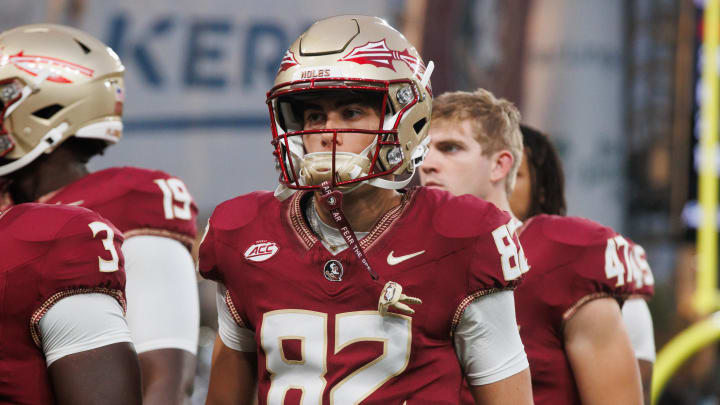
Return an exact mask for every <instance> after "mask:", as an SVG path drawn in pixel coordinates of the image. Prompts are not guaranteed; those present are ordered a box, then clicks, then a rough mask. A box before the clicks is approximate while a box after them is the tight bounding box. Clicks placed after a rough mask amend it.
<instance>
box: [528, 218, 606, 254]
mask: <svg viewBox="0 0 720 405" xmlns="http://www.w3.org/2000/svg"><path fill="white" fill-rule="evenodd" d="M534 221H539V222H540V223H538V224H536V226H537V225H539V226H540V227H541V230H542V232H543V234H544V235H545V236H547V237H548V238H549V239H550V240H553V241H555V242H559V243H563V244H566V245H570V246H594V245H603V244H605V243H607V240H608V238H611V237H612V236H614V235H615V232H614V231H613V230H612V229H611V228H608V227H606V226H604V225H600V224H599V223H597V222H595V221H591V220H589V219H586V218H580V217H561V216H557V215H538V216H537V217H534V218H533V222H534Z"/></svg>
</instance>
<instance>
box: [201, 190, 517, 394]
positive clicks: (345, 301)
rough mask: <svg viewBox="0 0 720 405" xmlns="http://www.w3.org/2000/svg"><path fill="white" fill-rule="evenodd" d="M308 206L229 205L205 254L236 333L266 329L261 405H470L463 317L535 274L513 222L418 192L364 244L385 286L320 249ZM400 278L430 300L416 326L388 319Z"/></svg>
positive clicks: (470, 202) (407, 289)
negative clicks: (464, 402)
mask: <svg viewBox="0 0 720 405" xmlns="http://www.w3.org/2000/svg"><path fill="white" fill-rule="evenodd" d="M309 198H311V194H309V193H296V194H295V195H294V196H293V197H292V198H289V199H287V200H285V201H284V202H279V201H277V200H276V199H275V198H274V197H273V195H272V194H271V193H264V192H263V193H261V192H258V193H253V194H249V195H246V196H242V197H238V198H236V199H233V200H230V201H228V202H225V203H223V204H221V205H220V206H219V207H218V208H217V209H216V210H215V212H214V213H213V215H212V217H211V219H210V222H209V225H208V230H207V232H206V235H205V238H204V241H203V243H202V245H201V248H200V272H201V273H202V275H203V276H204V277H206V278H211V279H214V280H218V281H220V282H222V283H223V284H224V285H225V286H226V288H227V295H226V303H227V304H228V307H229V309H230V312H231V313H232V315H233V317H234V318H235V322H237V324H239V325H241V326H243V327H244V328H247V329H249V330H251V331H252V332H254V344H255V348H256V350H257V353H258V380H259V399H260V403H261V404H282V403H296V402H300V403H302V404H332V403H335V404H352V403H361V402H362V403H378V404H403V403H407V404H408V405H412V404H456V403H459V402H460V396H461V392H462V382H463V373H462V370H461V368H460V366H459V362H458V357H457V355H456V352H455V347H454V345H453V332H454V331H455V328H456V327H457V326H458V322H459V320H460V319H461V318H462V317H463V311H465V309H466V308H467V307H468V306H469V305H470V304H471V303H472V302H473V301H474V300H476V299H479V298H480V297H483V296H484V295H486V294H490V293H493V292H495V291H500V290H506V289H512V288H514V287H515V284H516V283H517V281H518V279H519V277H520V275H521V272H522V270H521V268H522V266H521V263H520V261H519V260H518V248H517V247H516V246H517V245H516V241H517V238H515V237H512V236H511V235H514V232H513V231H512V230H510V229H508V227H507V223H508V221H509V219H510V218H509V217H508V216H507V215H506V214H505V213H502V212H501V211H499V210H498V209H496V208H495V206H493V205H492V204H489V203H486V202H484V201H481V200H478V199H475V198H473V197H470V196H463V197H452V196H451V195H450V194H448V193H445V192H441V191H437V190H430V189H424V188H419V189H414V190H411V191H409V192H407V193H406V194H405V195H404V196H403V202H402V203H401V204H400V205H399V206H397V207H395V208H393V209H391V210H390V211H389V212H387V213H386V214H385V215H384V216H383V217H382V218H381V219H380V220H379V221H378V222H377V223H376V224H375V226H374V227H373V228H372V229H371V230H370V232H369V233H368V234H367V235H366V236H365V237H364V238H362V239H361V240H360V244H361V245H362V247H363V249H365V252H366V255H367V258H368V260H369V261H370V263H371V265H372V267H373V270H374V271H376V272H377V273H378V274H379V276H380V280H379V281H374V280H372V279H371V277H370V275H369V273H368V271H367V270H366V269H365V267H364V266H363V265H362V264H361V263H360V262H359V261H358V259H357V258H356V256H355V254H354V253H353V252H351V251H348V250H344V251H341V252H339V253H337V254H336V255H333V254H332V253H330V250H332V249H330V250H328V249H327V248H326V247H325V246H323V244H322V243H321V242H320V241H319V240H318V239H317V237H316V236H315V234H314V233H313V232H312V231H311V230H310V227H309V226H308V225H307V219H306V218H305V217H304V211H305V210H304V207H306V205H305V204H308V203H309ZM301 206H302V207H301ZM511 248H512V250H513V252H512V253H511V252H510V250H511ZM387 280H391V281H395V282H397V283H399V284H400V285H402V287H403V293H404V294H407V295H409V296H413V297H418V298H420V299H422V301H423V303H422V304H420V305H415V304H413V305H412V306H413V308H414V309H415V311H416V312H415V313H414V314H413V315H412V316H405V315H400V314H390V315H387V316H384V317H383V316H380V314H379V313H378V310H377V309H378V298H379V297H380V293H381V290H382V286H383V284H384V282H385V281H387ZM511 316H512V315H511ZM512 318H513V319H512V327H513V328H515V324H514V316H512ZM515 330H516V329H515ZM518 345H519V337H518ZM522 358H523V361H524V359H525V354H524V353H522ZM525 364H527V363H525ZM524 368H526V366H524V367H523V369H524ZM293 401H296V402H293Z"/></svg>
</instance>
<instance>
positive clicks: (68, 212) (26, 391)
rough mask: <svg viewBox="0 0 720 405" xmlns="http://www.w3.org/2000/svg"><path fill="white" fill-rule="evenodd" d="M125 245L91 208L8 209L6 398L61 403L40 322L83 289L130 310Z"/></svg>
mask: <svg viewBox="0 0 720 405" xmlns="http://www.w3.org/2000/svg"><path fill="white" fill-rule="evenodd" d="M121 243H122V236H121V234H120V232H119V231H117V229H116V228H114V227H113V226H112V225H110V224H109V223H108V222H107V221H106V220H105V219H103V218H101V217H100V216H99V215H98V214H96V213H94V212H91V211H89V210H86V209H83V208H78V207H66V206H48V205H45V204H21V205H17V206H15V207H13V208H10V209H9V210H7V211H5V212H4V213H2V214H0V342H2V344H0V403H2V404H6V403H7V404H33V405H35V404H38V405H40V404H52V403H54V401H53V399H52V398H53V396H52V390H51V387H50V383H49V381H48V377H47V372H46V368H47V365H46V359H45V356H44V354H43V346H42V342H41V338H40V330H39V324H40V320H41V318H42V317H43V316H44V315H45V314H46V313H47V312H48V310H50V308H51V307H52V306H53V305H54V304H55V303H57V302H58V301H59V300H61V299H63V298H65V297H68V296H71V295H75V294H85V293H104V294H108V295H110V296H112V297H114V298H115V299H117V300H118V302H119V303H120V304H121V305H122V306H123V308H124V307H125V296H124V288H125V273H124V271H123V259H122V255H121V253H120V245H121Z"/></svg>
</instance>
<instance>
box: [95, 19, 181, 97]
mask: <svg viewBox="0 0 720 405" xmlns="http://www.w3.org/2000/svg"><path fill="white" fill-rule="evenodd" d="M129 25H130V24H129V21H128V17H127V15H125V14H119V15H117V16H116V17H114V18H112V19H111V20H110V39H109V40H108V45H109V46H110V47H111V48H113V49H114V50H115V52H117V54H118V55H119V56H120V59H123V57H124V55H126V54H127V53H130V54H131V55H132V56H133V58H134V59H135V62H136V63H137V66H138V68H139V72H140V73H142V74H143V76H144V77H145V79H146V80H147V81H148V83H149V84H150V85H152V86H162V84H163V75H162V74H161V73H160V71H159V70H158V68H157V65H156V64H155V62H154V59H153V57H152V52H151V51H149V50H148V49H147V46H148V45H149V44H150V42H151V41H152V39H153V38H155V37H158V36H161V35H163V34H166V33H167V32H168V31H170V30H171V29H172V28H173V26H174V25H175V22H174V21H173V18H172V17H170V16H167V17H161V18H159V19H157V20H155V22H154V23H153V24H152V25H151V26H150V29H149V31H148V32H146V33H145V35H142V36H141V37H140V39H139V40H138V41H137V42H136V43H135V44H132V45H128V44H126V43H125V39H126V38H127V33H128V30H129V28H128V26H129ZM128 48H130V50H128Z"/></svg>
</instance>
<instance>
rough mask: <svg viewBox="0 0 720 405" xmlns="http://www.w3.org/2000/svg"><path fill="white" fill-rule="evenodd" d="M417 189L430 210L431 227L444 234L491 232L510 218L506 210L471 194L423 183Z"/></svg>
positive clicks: (457, 234) (471, 234)
mask: <svg viewBox="0 0 720 405" xmlns="http://www.w3.org/2000/svg"><path fill="white" fill-rule="evenodd" d="M418 193H419V196H418V197H420V199H421V200H422V201H424V203H425V204H428V205H429V206H430V209H431V210H432V212H433V214H432V215H433V217H432V223H433V227H434V228H435V230H436V231H437V232H438V233H439V234H440V235H442V236H445V237H449V238H471V237H475V236H479V235H483V234H487V233H489V232H492V231H493V230H494V229H496V228H497V227H499V226H501V225H503V224H506V223H508V221H510V216H509V215H508V214H507V213H506V212H503V211H501V210H500V209H498V208H497V207H496V206H495V205H494V204H492V203H490V202H487V201H485V200H482V199H480V198H477V197H474V196H471V195H467V194H466V195H461V196H454V195H452V194H450V193H448V192H446V191H442V190H436V189H429V188H424V187H423V188H420V189H419V190H418Z"/></svg>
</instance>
